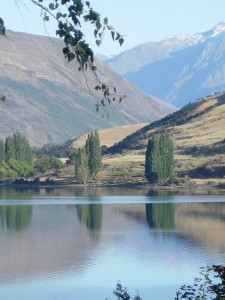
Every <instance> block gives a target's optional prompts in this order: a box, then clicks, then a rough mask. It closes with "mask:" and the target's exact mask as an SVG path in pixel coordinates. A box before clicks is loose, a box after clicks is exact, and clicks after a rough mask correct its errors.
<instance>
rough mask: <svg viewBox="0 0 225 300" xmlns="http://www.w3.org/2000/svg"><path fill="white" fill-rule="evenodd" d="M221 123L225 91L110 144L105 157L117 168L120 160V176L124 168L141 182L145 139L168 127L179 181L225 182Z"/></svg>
mask: <svg viewBox="0 0 225 300" xmlns="http://www.w3.org/2000/svg"><path fill="white" fill-rule="evenodd" d="M224 127H225V93H220V94H217V95H214V96H209V97H206V98H201V99H198V100H196V101H195V102H193V103H191V104H189V105H187V106H185V107H184V108H183V109H181V110H179V111H177V112H175V113H173V114H171V115H169V116H167V117H165V118H163V119H161V120H159V121H156V122H153V123H152V124H149V125H147V126H145V127H143V128H142V129H140V130H139V131H137V132H136V133H134V134H132V135H130V136H128V137H127V138H125V139H124V140H122V141H121V142H120V143H118V144H117V145H116V146H113V147H111V148H110V152H111V153H114V156H109V157H108V163H109V161H110V162H111V166H112V165H113V164H114V165H115V168H116V162H117V163H118V162H120V174H121V178H122V177H123V176H124V174H122V173H123V169H124V170H125V172H126V174H129V176H131V173H132V174H133V176H135V177H136V178H137V179H138V180H140V181H142V182H143V181H144V179H143V174H144V160H145V151H146V147H147V142H148V140H149V138H151V136H152V135H153V134H156V133H160V132H165V131H167V132H169V133H170V134H171V135H172V138H173V142H174V154H175V162H176V177H177V178H178V179H179V180H178V181H179V182H181V181H182V180H184V181H189V180H190V181H194V182H195V183H200V182H205V180H206V181H211V182H215V183H218V182H225V179H224V176H225V160H224V157H225V132H224ZM106 161H107V159H106ZM123 163H124V164H123ZM122 166H123V167H122ZM127 171H128V172H127ZM111 172H112V170H111ZM141 174H142V179H141ZM115 176H116V173H115Z"/></svg>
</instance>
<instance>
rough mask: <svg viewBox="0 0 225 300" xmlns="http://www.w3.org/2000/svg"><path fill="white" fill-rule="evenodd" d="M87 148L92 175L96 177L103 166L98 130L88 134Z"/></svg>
mask: <svg viewBox="0 0 225 300" xmlns="http://www.w3.org/2000/svg"><path fill="white" fill-rule="evenodd" d="M85 148H86V153H87V156H88V167H89V172H90V177H92V178H95V177H96V175H97V173H98V172H99V171H100V169H101V166H102V153H101V146H100V139H99V134H98V132H97V131H95V132H94V133H93V132H92V133H91V134H90V135H88V139H87V141H86V146H85Z"/></svg>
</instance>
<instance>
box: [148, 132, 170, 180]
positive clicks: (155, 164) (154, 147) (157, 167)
mask: <svg viewBox="0 0 225 300" xmlns="http://www.w3.org/2000/svg"><path fill="white" fill-rule="evenodd" d="M145 177H146V179H147V180H148V181H149V182H150V183H159V184H161V183H166V182H172V181H173V180H174V158H173V141H172V139H171V137H170V135H169V134H168V133H165V134H161V135H155V136H154V137H153V138H152V139H150V140H149V142H148V146H147V150H146V155H145Z"/></svg>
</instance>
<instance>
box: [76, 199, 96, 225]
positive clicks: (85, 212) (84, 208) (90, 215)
mask: <svg viewBox="0 0 225 300" xmlns="http://www.w3.org/2000/svg"><path fill="white" fill-rule="evenodd" d="M76 209H77V215H78V218H79V220H80V222H81V223H83V224H85V226H86V227H87V228H88V229H90V230H100V229H101V225H102V204H77V205H76Z"/></svg>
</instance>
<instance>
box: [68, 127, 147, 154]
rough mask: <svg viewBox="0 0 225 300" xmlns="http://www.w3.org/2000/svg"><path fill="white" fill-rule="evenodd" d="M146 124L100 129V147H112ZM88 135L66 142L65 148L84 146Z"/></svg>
mask: <svg viewBox="0 0 225 300" xmlns="http://www.w3.org/2000/svg"><path fill="white" fill-rule="evenodd" d="M146 125H147V123H140V124H130V125H123V126H116V127H112V128H109V129H101V130H99V137H100V142H101V146H102V145H105V146H107V147H111V146H113V145H114V144H115V143H118V142H120V141H121V140H122V139H124V137H126V136H128V135H130V134H132V133H134V132H136V131H138V130H139V129H141V128H143V127H144V126H146ZM87 137H88V134H85V135H82V136H80V137H78V138H74V139H71V140H69V141H68V142H66V144H65V147H66V148H74V149H76V148H81V147H83V146H84V145H85V142H86V140H87Z"/></svg>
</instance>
